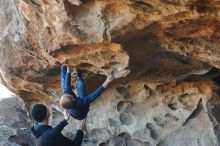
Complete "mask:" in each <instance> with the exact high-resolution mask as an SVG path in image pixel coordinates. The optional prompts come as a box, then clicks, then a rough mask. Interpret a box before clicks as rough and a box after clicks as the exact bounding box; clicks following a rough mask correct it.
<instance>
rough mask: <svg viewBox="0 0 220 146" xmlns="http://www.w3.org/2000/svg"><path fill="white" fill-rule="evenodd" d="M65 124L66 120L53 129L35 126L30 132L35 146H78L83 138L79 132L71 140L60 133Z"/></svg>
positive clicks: (45, 126)
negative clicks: (34, 140)
mask: <svg viewBox="0 0 220 146" xmlns="http://www.w3.org/2000/svg"><path fill="white" fill-rule="evenodd" d="M67 124H68V122H67V121H66V120H63V121H61V122H60V123H59V124H58V125H57V126H56V127H55V128H52V127H51V126H49V125H39V124H35V125H34V126H33V127H32V128H31V131H32V134H33V135H34V136H35V138H36V146H80V145H81V143H82V141H83V136H84V134H83V132H82V131H81V130H78V131H77V132H76V135H75V138H74V139H73V140H70V139H68V138H66V137H65V136H63V134H62V133H61V131H62V130H63V128H64V127H65V126H66V125H67Z"/></svg>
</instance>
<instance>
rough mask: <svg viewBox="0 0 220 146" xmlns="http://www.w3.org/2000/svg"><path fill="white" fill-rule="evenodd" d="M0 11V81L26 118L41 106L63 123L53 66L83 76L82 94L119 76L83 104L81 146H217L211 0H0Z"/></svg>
mask: <svg viewBox="0 0 220 146" xmlns="http://www.w3.org/2000/svg"><path fill="white" fill-rule="evenodd" d="M0 8H1V9H0V13H1V15H0V20H1V22H0V61H1V64H0V77H1V80H2V82H3V83H4V84H5V85H6V86H7V87H8V88H9V89H10V90H11V91H13V92H14V93H16V94H17V95H18V96H19V97H20V98H21V99H22V100H23V102H24V106H25V108H26V109H27V111H28V110H29V109H30V108H31V106H32V105H33V104H35V103H44V104H47V105H48V107H51V111H52V112H53V117H52V124H56V123H57V122H58V121H59V120H60V119H61V118H62V116H61V113H60V111H61V110H62V109H60V108H59V107H58V101H59V97H60V96H61V87H60V66H61V64H62V63H65V64H68V65H69V66H70V67H71V69H75V68H80V69H81V70H83V72H84V74H83V76H84V79H85V81H86V83H87V84H86V85H87V89H88V91H89V93H91V92H92V91H93V90H94V89H95V88H96V87H98V86H99V85H100V84H101V83H102V82H103V81H104V79H105V76H106V75H108V74H109V73H110V72H112V71H113V70H117V69H119V68H126V69H130V71H131V72H130V74H129V75H128V76H126V77H125V78H122V79H117V80H115V81H114V82H113V83H112V84H110V85H109V87H108V89H107V90H106V91H105V93H103V94H102V95H101V96H100V97H99V98H98V99H97V100H96V101H95V102H94V103H93V104H92V105H91V110H90V113H89V115H88V125H87V134H86V137H85V139H86V140H85V142H84V145H85V146H86V145H88V146H91V145H100V146H116V145H117V146H126V145H128V146H139V145H140V146H148V145H149V146H155V145H159V146H171V145H175V146H177V145H178V146H185V145H192V146H200V145H201V146H216V145H219V143H220V125H219V122H220V116H219V114H220V99H219V95H220V90H219V85H220V84H219V83H220V70H219V69H220V50H219V45H220V43H219V42H220V41H219V40H220V39H219V38H220V17H219V8H220V2H219V1H214V0H213V1H212V0H198V1H196V0H120V1H119V0H111V1H108V0H81V1H80V0H31V1H29V0H19V1H18V0H1V1H0ZM73 84H75V81H74V80H73ZM52 107H53V108H52ZM76 122H77V121H75V120H72V122H71V124H70V125H69V127H67V128H66V129H65V130H64V134H66V135H67V136H70V137H71V136H72V134H71V133H73V131H74V129H76V127H75V125H76ZM0 128H1V127H0ZM3 128H4V127H3Z"/></svg>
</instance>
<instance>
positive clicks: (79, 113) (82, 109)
mask: <svg viewBox="0 0 220 146" xmlns="http://www.w3.org/2000/svg"><path fill="white" fill-rule="evenodd" d="M65 82H66V83H65V87H64V94H71V95H73V96H74V93H73V91H72V87H71V74H70V73H67V74H66V80H65ZM104 90H105V88H104V87H103V86H100V87H99V88H98V89H96V91H95V92H93V93H92V94H90V95H88V96H85V97H80V98H79V97H77V98H75V103H74V105H73V107H72V108H71V109H68V112H69V113H70V115H71V116H72V117H74V118H75V119H77V120H82V119H85V118H86V116H87V114H88V112H89V106H90V103H92V102H93V101H94V100H95V99H96V98H97V97H98V96H99V95H100V94H102V93H103V92H104Z"/></svg>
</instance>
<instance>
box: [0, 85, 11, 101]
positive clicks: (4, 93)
mask: <svg viewBox="0 0 220 146" xmlns="http://www.w3.org/2000/svg"><path fill="white" fill-rule="evenodd" d="M13 95H14V94H13V93H12V92H10V91H9V90H8V89H7V88H6V87H5V86H4V85H2V84H1V83H0V99H2V98H9V97H11V96H13Z"/></svg>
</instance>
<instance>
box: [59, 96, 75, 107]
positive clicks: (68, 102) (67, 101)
mask: <svg viewBox="0 0 220 146" xmlns="http://www.w3.org/2000/svg"><path fill="white" fill-rule="evenodd" d="M74 101H75V100H74V97H73V96H72V95H70V94H64V95H63V96H62V97H61V98H60V106H61V107H63V108H65V109H69V108H71V107H72V106H73V104H74Z"/></svg>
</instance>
